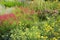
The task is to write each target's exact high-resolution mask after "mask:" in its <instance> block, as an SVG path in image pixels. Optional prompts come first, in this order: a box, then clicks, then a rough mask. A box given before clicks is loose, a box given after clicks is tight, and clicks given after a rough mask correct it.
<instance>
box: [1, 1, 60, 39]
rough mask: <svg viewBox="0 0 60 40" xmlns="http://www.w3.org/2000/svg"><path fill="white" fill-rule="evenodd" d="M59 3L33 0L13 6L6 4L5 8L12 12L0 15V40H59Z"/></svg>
mask: <svg viewBox="0 0 60 40" xmlns="http://www.w3.org/2000/svg"><path fill="white" fill-rule="evenodd" d="M25 2H26V1H25ZM28 2H29V1H28ZM59 3H60V2H59V1H53V2H52V1H44V0H34V1H31V2H30V3H29V4H27V3H25V5H24V4H22V5H23V6H21V5H20V6H18V5H19V3H18V5H16V6H15V5H10V4H8V2H7V3H6V4H7V5H6V6H5V7H9V8H10V7H13V6H14V10H12V12H11V13H4V14H1V15H0V40H60V4H59ZM12 4H14V3H12ZM1 5H2V4H1Z"/></svg>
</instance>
